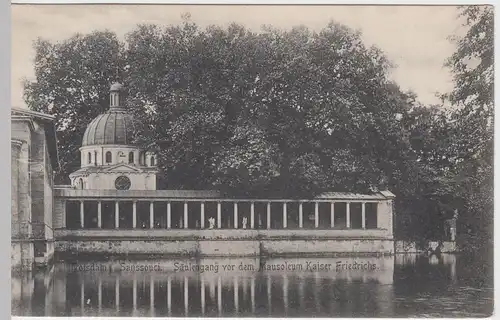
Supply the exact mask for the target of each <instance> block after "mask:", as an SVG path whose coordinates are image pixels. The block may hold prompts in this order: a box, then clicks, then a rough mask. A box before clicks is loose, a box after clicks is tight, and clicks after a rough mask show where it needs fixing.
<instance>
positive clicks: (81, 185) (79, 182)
mask: <svg viewBox="0 0 500 320" xmlns="http://www.w3.org/2000/svg"><path fill="white" fill-rule="evenodd" d="M78 188H80V189H83V179H82V178H80V179H79V180H78Z"/></svg>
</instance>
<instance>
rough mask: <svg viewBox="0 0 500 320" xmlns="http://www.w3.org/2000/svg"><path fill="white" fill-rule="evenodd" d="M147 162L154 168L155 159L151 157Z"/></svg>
mask: <svg viewBox="0 0 500 320" xmlns="http://www.w3.org/2000/svg"><path fill="white" fill-rule="evenodd" d="M149 162H150V163H151V166H152V167H154V165H155V157H151V160H150V161H149Z"/></svg>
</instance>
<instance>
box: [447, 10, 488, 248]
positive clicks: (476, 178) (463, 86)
mask: <svg viewBox="0 0 500 320" xmlns="http://www.w3.org/2000/svg"><path fill="white" fill-rule="evenodd" d="M460 17H461V18H463V19H464V20H465V23H464V26H465V27H466V29H467V32H466V34H465V36H464V37H462V38H458V39H455V40H456V43H457V51H456V52H455V53H454V54H453V55H452V56H451V57H450V58H449V60H448V61H447V63H446V65H447V66H448V67H450V68H451V70H452V72H453V74H454V81H455V88H454V90H453V91H452V92H451V93H449V94H447V95H445V96H444V98H446V99H449V101H451V103H453V104H454V106H456V110H455V111H454V112H453V115H452V119H453V126H454V128H453V129H454V132H455V143H454V144H453V145H454V146H455V147H456V149H457V150H458V152H457V154H458V155H459V159H460V161H459V162H458V163H457V166H456V168H455V173H456V179H455V180H456V181H457V182H458V188H457V189H456V192H457V193H458V194H459V195H460V197H461V198H462V199H463V201H464V207H463V209H464V210H463V211H464V215H462V216H461V217H460V220H459V221H460V222H461V225H462V230H461V231H462V234H463V235H464V238H463V239H462V240H463V241H464V242H465V241H466V242H467V243H468V247H469V248H471V249H474V248H481V247H491V246H492V240H493V229H492V222H493V115H494V114H493V111H494V100H493V92H494V91H493V84H494V80H493V70H494V69H493V65H494V48H493V46H494V45H493V37H494V33H493V6H467V7H462V8H461V9H460Z"/></svg>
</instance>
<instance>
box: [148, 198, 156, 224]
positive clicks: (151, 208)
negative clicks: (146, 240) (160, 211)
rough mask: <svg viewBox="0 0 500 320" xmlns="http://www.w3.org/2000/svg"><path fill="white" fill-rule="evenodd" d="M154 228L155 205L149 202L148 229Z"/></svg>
mask: <svg viewBox="0 0 500 320" xmlns="http://www.w3.org/2000/svg"><path fill="white" fill-rule="evenodd" d="M154 227H155V203H154V202H153V201H151V202H150V203H149V229H154Z"/></svg>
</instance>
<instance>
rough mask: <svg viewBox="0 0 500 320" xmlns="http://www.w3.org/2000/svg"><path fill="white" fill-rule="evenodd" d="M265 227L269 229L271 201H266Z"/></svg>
mask: <svg viewBox="0 0 500 320" xmlns="http://www.w3.org/2000/svg"><path fill="white" fill-rule="evenodd" d="M267 228H268V229H271V202H268V203H267Z"/></svg>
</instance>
